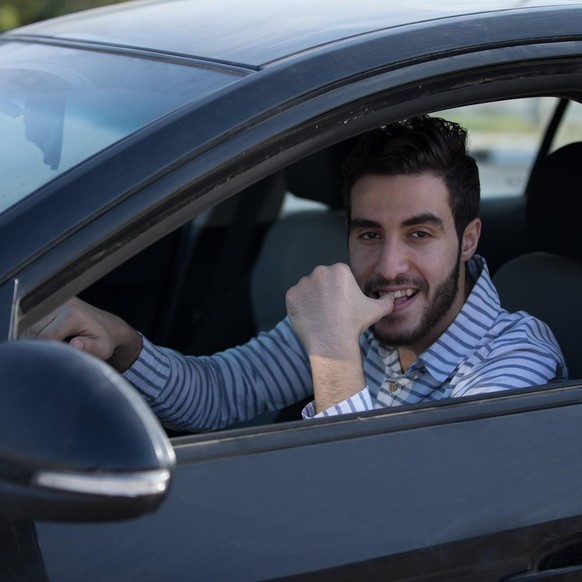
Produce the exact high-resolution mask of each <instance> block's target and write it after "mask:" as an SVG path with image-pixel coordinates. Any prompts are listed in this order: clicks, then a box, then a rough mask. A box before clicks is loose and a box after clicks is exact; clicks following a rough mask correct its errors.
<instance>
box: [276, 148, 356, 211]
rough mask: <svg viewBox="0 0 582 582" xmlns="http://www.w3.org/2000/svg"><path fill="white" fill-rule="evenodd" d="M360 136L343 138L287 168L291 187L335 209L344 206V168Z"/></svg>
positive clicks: (300, 193)
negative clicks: (346, 159)
mask: <svg viewBox="0 0 582 582" xmlns="http://www.w3.org/2000/svg"><path fill="white" fill-rule="evenodd" d="M358 139H359V138H355V139H348V140H345V141H342V142H340V143H337V144H335V145H333V146H331V147H329V148H327V149H325V150H321V151H319V152H316V153H315V154H311V155H310V156H307V157H306V158H303V159H302V160H299V161H298V162H295V163H294V164H291V165H290V166H289V167H287V168H286V170H285V176H286V184H287V188H288V190H289V191H290V192H292V193H293V194H295V196H299V197H300V198H307V199H308V200H315V201H317V202H323V203H324V204H326V205H327V206H329V207H330V209H332V210H339V209H341V208H343V194H342V175H341V168H342V164H343V162H344V160H345V158H346V156H347V155H348V153H349V152H350V151H351V150H352V148H353V147H354V146H355V145H356V143H357V141H358Z"/></svg>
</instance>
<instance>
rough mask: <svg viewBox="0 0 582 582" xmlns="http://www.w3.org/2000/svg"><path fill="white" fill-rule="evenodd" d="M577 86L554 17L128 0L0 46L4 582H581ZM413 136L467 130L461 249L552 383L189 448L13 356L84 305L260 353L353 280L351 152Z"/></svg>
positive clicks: (257, 429)
mask: <svg viewBox="0 0 582 582" xmlns="http://www.w3.org/2000/svg"><path fill="white" fill-rule="evenodd" d="M581 70H582V2H577V1H572V0H570V1H551V0H531V1H529V0H524V1H518V0H503V1H500V0H480V1H479V2H473V3H470V2H458V1H455V0H451V1H449V2H445V3H441V4H439V3H429V2H422V1H419V0H405V1H403V2H400V3H398V4H397V5H389V4H388V3H386V2H379V1H378V0H362V1H361V2H350V1H347V0H319V1H318V2H315V3H314V2H308V1H306V0H293V1H290V0H277V2H266V1H264V0H246V1H245V2H244V3H243V2H239V1H237V0H166V1H162V0H145V1H141V0H140V1H137V2H127V3H122V4H118V5H115V6H111V7H107V8H100V9H94V10H89V11H85V12H79V13H77V14H72V15H69V16H65V17H61V18H58V19H52V20H48V21H45V22H41V23H37V24H33V25H29V26H25V27H22V28H18V29H15V30H12V31H9V32H7V33H4V34H3V35H1V36H0V135H1V136H2V138H1V141H0V168H1V174H0V175H1V176H2V185H1V186H0V248H2V249H3V252H2V254H1V255H0V334H1V342H2V343H0V378H2V379H1V380H0V382H1V386H2V400H3V402H2V408H1V412H0V419H1V421H0V434H1V435H2V438H0V539H1V540H2V543H1V544H0V579H1V580H3V581H15V580H18V581H21V580H22V581H27V582H31V581H49V580H50V582H78V581H79V580H85V581H86V582H89V581H93V580H94V581H99V582H103V581H108V582H113V581H117V580H119V581H123V582H128V581H131V580H139V581H140V582H146V581H156V582H158V581H161V580H209V581H210V580H212V581H221V580H223V581H228V582H235V581H259V580H319V581H325V580H334V581H337V580H383V581H385V580H407V581H412V580H435V581H436V580H447V581H452V580H471V581H476V580H506V581H510V580H516V581H517V580H524V581H525V580H541V579H552V580H558V579H564V580H565V579H571V580H573V579H578V578H579V577H580V576H582V489H581V487H580V482H581V481H582V462H580V461H581V456H580V454H579V453H581V442H582V438H581V437H582V428H581V424H580V423H581V420H582V382H581V381H580V380H579V379H578V378H579V377H580V376H582V358H581V356H582V352H581V350H580V342H579V340H578V330H579V327H580V326H579V324H580V323H582V321H581V316H582V310H581V309H580V306H579V297H580V290H581V289H582V276H581V273H582V263H581V262H580V261H581V260H582V245H581V243H580V239H581V238H582V237H580V236H579V230H580V229H579V221H580V217H581V216H582V214H581V212H580V210H581V207H580V205H581V202H580V196H579V183H580V176H579V174H580V167H581V166H582V164H581V163H580V159H582V158H581V157H580V156H581V155H582V154H580V153H579V152H580V150H579V147H580V143H579V142H580V141H582V126H581V120H582V115H581V113H580V112H581V110H582V108H581V105H580V102H581V101H582V75H581V74H580V71H581ZM421 114H433V115H441V116H443V117H446V118H449V119H454V120H459V121H461V122H462V123H463V124H465V125H466V126H467V127H468V129H469V131H470V135H471V143H472V152H473V154H474V157H475V158H476V160H477V161H478V163H479V166H480V171H481V177H482V182H483V184H482V185H483V196H482V205H481V211H480V216H481V218H482V221H483V237H482V240H481V242H480V249H479V252H480V253H481V254H483V255H484V256H485V257H486V258H487V260H488V264H489V266H490V269H491V272H492V273H493V275H494V279H495V281H496V283H497V285H498V287H499V290H500V294H501V298H502V302H503V304H504V305H506V306H507V307H508V308H510V309H512V310H514V309H526V310H528V311H531V312H532V313H534V314H535V315H539V316H540V317H542V318H543V319H545V320H547V321H548V323H549V324H550V326H551V327H552V329H553V330H554V332H555V334H556V336H557V338H558V340H559V341H560V343H561V345H562V348H563V351H564V354H565V356H566V361H567V363H568V368H569V377H568V378H565V377H564V378H556V380H555V381H553V382H551V383H549V384H547V385H544V386H535V387H532V388H530V389H523V390H514V391H508V392H502V393H500V394H493V395H484V396H481V397H466V398H458V399H451V400H448V401H446V402H439V403H436V404H435V403H432V404H418V405H412V406H406V407H400V408H396V409H390V410H380V411H371V412H366V413H357V414H348V415H343V416H338V417H334V418H331V417H330V418H326V419H312V420H302V419H301V416H300V412H299V410H300V408H299V409H298V408H297V407H293V408H290V409H285V410H282V411H276V412H275V413H273V412H270V413H267V414H265V415H262V416H259V417H258V418H256V419H254V420H252V421H249V422H243V423H238V424H236V425H234V426H232V427H229V428H228V429H225V430H219V431H214V432H201V433H198V434H184V433H182V432H179V431H175V430H174V431H173V430H170V429H164V428H163V427H162V426H161V425H160V423H159V421H158V420H157V419H156V418H155V417H154V415H153V413H152V412H151V410H150V409H149V408H148V407H147V406H146V405H145V404H144V402H143V401H142V400H141V399H140V398H139V397H137V395H136V394H137V393H136V392H135V391H134V390H133V388H132V387H131V386H130V385H129V384H128V383H127V382H126V381H125V380H124V379H123V378H122V377H121V376H120V375H119V374H117V372H115V371H113V369H111V368H110V367H109V366H108V365H107V364H105V363H103V362H98V361H96V360H95V359H94V358H92V357H91V356H89V355H87V354H83V353H81V352H77V351H75V350H73V349H72V348H70V347H69V346H66V345H64V344H61V343H58V342H46V341H42V340H34V339H26V338H27V331H28V330H29V328H30V327H31V326H32V325H34V324H35V323H36V322H38V321H39V319H41V318H43V317H44V316H46V315H47V314H49V313H50V312H51V311H52V310H54V309H55V308H57V307H58V306H60V305H61V304H63V303H64V302H65V301H66V300H67V299H69V298H71V297H72V296H75V295H77V296H80V297H82V298H84V299H86V300H87V301H89V302H91V303H93V304H95V305H97V306H99V307H101V308H104V309H107V310H109V311H112V312H114V313H116V314H118V315H120V316H121V317H123V318H124V319H125V320H126V321H128V322H129V323H131V324H132V325H133V326H135V327H136V328H137V329H139V330H140V331H141V332H143V333H144V334H145V335H146V336H147V337H149V338H150V339H152V340H153V341H155V342H157V343H160V344H163V345H167V346H169V347H172V348H174V349H178V350H181V351H184V352H186V353H191V354H209V353H214V352H215V351H217V350H222V349H225V348H227V347H230V346H233V345H237V344H240V343H242V342H244V341H246V340H247V339H248V338H250V337H252V336H253V335H255V334H256V333H257V332H259V331H260V330H262V329H268V328H269V327H270V326H272V325H273V324H274V323H275V322H276V321H277V320H278V319H280V318H281V317H283V316H284V315H285V306H284V293H285V290H286V288H288V287H289V286H290V285H292V284H294V283H295V282H296V281H297V279H298V278H299V277H300V276H302V275H303V274H307V273H309V271H310V270H311V269H312V268H313V266H315V265H317V264H330V263H331V262H336V261H345V260H346V249H345V233H344V224H343V215H342V210H341V196H340V187H339V182H340V180H339V176H340V173H339V168H340V165H341V160H342V159H343V156H345V152H346V151H347V150H348V149H349V147H351V145H352V144H353V142H354V140H356V139H358V137H359V136H360V135H361V134H362V133H364V132H366V131H368V130H371V129H373V128H375V127H378V126H381V125H384V124H387V123H389V122H391V121H395V120H398V119H402V118H407V117H411V116H416V115H421ZM564 151H565V152H567V153H568V152H571V153H569V154H568V155H567V156H566V157H568V160H567V162H566V161H563V154H562V152H564ZM556 160H561V161H559V163H558V162H556Z"/></svg>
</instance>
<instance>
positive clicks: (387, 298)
mask: <svg viewBox="0 0 582 582" xmlns="http://www.w3.org/2000/svg"><path fill="white" fill-rule="evenodd" d="M372 301H374V302H375V303H376V305H377V308H378V311H379V312H381V317H384V316H386V315H389V314H390V313H392V311H393V310H394V295H393V294H392V293H386V294H385V295H382V297H378V299H373V300H372Z"/></svg>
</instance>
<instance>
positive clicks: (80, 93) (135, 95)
mask: <svg viewBox="0 0 582 582" xmlns="http://www.w3.org/2000/svg"><path fill="white" fill-rule="evenodd" d="M236 79H237V76H235V75H234V74H225V73H224V72H218V71H212V70H207V69H203V68H197V67H193V66H183V65H179V64H174V63H169V62H164V61H154V60H148V59H144V58H131V57H127V56H121V55H119V54H106V53H100V52H94V51H84V50H74V49H71V48H64V47H58V46H49V45H42V44H38V45H37V44H21V43H16V42H9V43H6V44H3V45H0V136H2V138H1V140H0V170H1V175H2V184H1V186H0V213H1V212H3V211H4V210H6V209H7V208H9V207H10V206H12V205H14V204H15V203H16V202H18V201H19V200H22V199H23V198H24V197H26V196H27V195H28V194H30V193H32V192H33V191H35V190H36V189H38V188H39V187H40V186H42V185H43V184H45V183H46V182H48V181H50V180H52V179H53V178H55V177H56V176H58V175H59V174H62V173H63V172H65V171H67V170H69V169H70V168H72V167H73V166H75V165H77V164H79V163H80V162H82V161H83V160H86V159H87V158H89V157H90V156H92V155H94V154H95V153H97V152H99V151H101V150H103V149H104V148H106V147H108V146H110V145H111V144H113V143H115V142H117V141H119V140H120V139H122V138H124V137H126V136H127V135H129V134H131V133H133V132H135V131H136V130H138V129H139V128H142V127H144V126H145V125H147V124H148V123H151V122H152V121H154V120H156V119H158V118H160V117H161V116H163V115H165V114H167V113H168V112H170V111H172V110H174V109H176V108H178V107H180V106H182V105H184V104H186V103H189V102H192V101H194V100H196V99H198V98H200V97H202V96H205V95H207V94H208V93H210V92H212V91H214V90H216V89H219V88H221V87H224V86H225V85H227V84H229V83H232V82H233V81H235V80H236Z"/></svg>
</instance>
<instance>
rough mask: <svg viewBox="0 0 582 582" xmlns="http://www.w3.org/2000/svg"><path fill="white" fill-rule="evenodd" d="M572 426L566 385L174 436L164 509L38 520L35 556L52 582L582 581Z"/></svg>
mask: <svg viewBox="0 0 582 582" xmlns="http://www.w3.org/2000/svg"><path fill="white" fill-rule="evenodd" d="M522 392H523V391H522ZM581 416H582V386H581V385H580V384H579V383H574V382H570V383H559V384H555V385H553V386H552V387H551V388H549V389H545V390H540V389H537V390H529V391H525V393H521V394H520V393H511V394H507V395H503V396H497V397H493V398H491V397H489V398H484V399H475V398H472V399H462V400H458V401H451V402H448V403H444V404H438V405H434V406H427V405H423V406H413V407H410V408H407V409H402V410H397V411H393V412H390V413H388V414H385V413H384V414H375V413H369V414H364V415H360V416H350V417H345V418H341V419H334V420H327V421H315V422H310V423H302V422H297V423H289V424H288V425H284V427H283V426H281V427H280V428H277V427H267V428H263V429H260V430H257V429H241V430H233V431H230V432H227V433H224V434H223V435H220V436H216V435H214V436H212V437H211V436H208V435H197V436H191V437H180V438H176V439H174V441H173V445H174V448H175V452H176V455H177V459H178V468H177V472H176V475H175V481H174V484H173V488H172V489H171V491H170V495H169V497H168V499H167V500H166V502H165V503H164V505H163V506H162V507H161V509H160V510H159V511H158V512H157V513H155V514H153V515H151V516H148V517H142V518H139V519H137V520H133V521H127V522H119V523H116V524H81V525H78V524H77V525H73V524H56V523H48V522H38V523H37V524H36V530H37V533H38V547H39V549H40V552H41V553H42V557H43V559H44V564H45V566H46V572H47V575H48V579H49V580H51V581H53V582H61V581H63V582H64V581H69V580H70V581H73V580H79V579H86V580H111V581H113V580H120V581H121V580H123V581H127V580H142V581H143V580H164V579H167V580H186V579H190V580H228V581H235V580H273V579H280V578H284V579H293V580H295V579H297V580H355V579H358V580H359V579H365V580H419V579H423V580H424V579H430V580H501V579H504V580H505V579H507V580H513V579H515V580H521V579H524V580H525V579H528V580H529V579H537V578H538V577H539V578H542V577H544V576H546V575H547V574H548V570H549V569H552V570H555V571H554V575H556V576H557V575H561V576H563V577H564V579H566V578H567V576H568V575H571V573H572V572H574V571H575V572H577V573H578V575H580V574H582V563H580V562H582V560H580V552H579V549H580V540H581V539H582V538H581V536H582V491H581V489H580V487H579V483H580V479H581V478H582V465H580V463H578V462H577V461H576V459H577V458H578V457H579V454H580V447H581V446H582V445H580V442H579V441H580V439H579V438H578V437H579V423H580V420H581ZM553 579H554V578H553ZM555 579H561V578H555Z"/></svg>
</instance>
